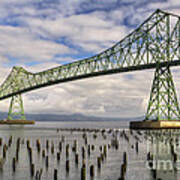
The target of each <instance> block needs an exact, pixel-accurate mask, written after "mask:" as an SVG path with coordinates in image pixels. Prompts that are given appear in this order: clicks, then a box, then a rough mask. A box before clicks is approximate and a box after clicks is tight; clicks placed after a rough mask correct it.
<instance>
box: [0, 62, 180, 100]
mask: <svg viewBox="0 0 180 180" xmlns="http://www.w3.org/2000/svg"><path fill="white" fill-rule="evenodd" d="M178 65H180V60H174V61H169V62H161V63H159V64H157V63H151V64H144V65H139V66H130V67H124V68H118V69H112V70H106V71H99V72H94V73H91V74H83V75H79V76H74V77H69V78H66V79H60V80H55V81H48V82H47V83H44V84H40V85H37V86H32V87H29V88H26V89H23V90H20V91H18V92H16V93H11V94H8V95H7V96H4V97H0V100H3V99H6V98H9V97H12V96H14V95H16V94H22V93H25V92H28V91H31V90H35V89H38V88H42V87H46V86H50V85H54V84H58V83H65V82H69V81H74V80H78V79H84V78H90V77H96V76H102V75H109V74H115V73H123V72H129V71H139V70H146V69H153V68H156V67H157V66H159V67H167V66H178Z"/></svg>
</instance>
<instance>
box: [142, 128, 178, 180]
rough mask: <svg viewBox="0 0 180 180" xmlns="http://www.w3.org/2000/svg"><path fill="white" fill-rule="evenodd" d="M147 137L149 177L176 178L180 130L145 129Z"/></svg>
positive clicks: (158, 179)
mask: <svg viewBox="0 0 180 180" xmlns="http://www.w3.org/2000/svg"><path fill="white" fill-rule="evenodd" d="M145 137H146V138H147V162H146V166H147V168H148V169H149V170H150V172H151V179H155V180H176V179H177V171H178V170H180V159H178V156H179V154H180V143H179V142H180V141H179V140H180V131H179V130H156V131H155V130H152V131H145Z"/></svg>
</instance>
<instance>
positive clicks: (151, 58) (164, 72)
mask: <svg viewBox="0 0 180 180" xmlns="http://www.w3.org/2000/svg"><path fill="white" fill-rule="evenodd" d="M178 65H180V16H177V15H175V14H171V13H168V12H164V11H161V10H159V9H158V10H156V11H155V12H154V13H153V14H152V15H151V16H150V17H149V18H148V19H147V20H145V21H144V22H143V23H142V24H141V25H140V26H139V27H138V28H137V29H135V30H134V31H133V32H132V33H130V34H129V35H127V36H126V37H125V38H124V39H122V40H121V41H119V42H118V43H117V44H115V45H114V46H113V47H111V48H109V49H107V50H105V51H103V52H101V53H99V54H97V55H95V56H92V57H89V58H86V59H83V60H80V61H76V62H73V63H69V64H66V65H62V66H59V67H56V68H52V69H48V70H46V71H42V72H39V73H31V72H28V71H26V70H25V69H24V68H22V67H13V69H12V71H11V73H10V74H9V76H8V77H7V78H6V80H5V81H4V82H3V83H2V85H1V86H0V100H3V99H6V98H10V97H11V98H12V99H11V103H10V108H9V113H8V120H13V119H14V118H15V116H19V117H18V118H19V119H25V114H24V108H23V102H22V98H21V94H22V93H25V92H28V91H32V90H35V89H38V88H43V87H45V86H50V85H54V84H57V83H63V82H68V81H74V80H78V79H82V78H90V77H95V76H102V75H106V74H113V73H123V72H129V71H137V70H145V69H152V68H154V69H155V74H154V80H153V84H152V89H151V94H150V99H149V105H148V107H147V113H146V120H162V119H163V120H180V109H179V105H178V100H177V96H176V91H175V87H174V83H173V79H172V74H171V71H170V67H171V66H178Z"/></svg>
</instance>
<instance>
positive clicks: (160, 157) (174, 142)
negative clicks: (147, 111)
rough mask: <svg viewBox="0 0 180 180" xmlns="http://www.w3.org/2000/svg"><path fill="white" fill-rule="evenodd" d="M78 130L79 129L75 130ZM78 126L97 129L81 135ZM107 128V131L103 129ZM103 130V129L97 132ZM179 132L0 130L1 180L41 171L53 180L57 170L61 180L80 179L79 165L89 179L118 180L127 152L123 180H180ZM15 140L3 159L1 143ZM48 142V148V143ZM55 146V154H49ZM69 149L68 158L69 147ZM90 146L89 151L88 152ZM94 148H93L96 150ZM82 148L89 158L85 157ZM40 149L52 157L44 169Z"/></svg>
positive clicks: (117, 126)
mask: <svg viewBox="0 0 180 180" xmlns="http://www.w3.org/2000/svg"><path fill="white" fill-rule="evenodd" d="M72 128H76V130H72ZM77 128H81V130H82V129H83V128H89V129H92V130H93V131H79V130H77ZM103 129H105V130H103ZM98 130H99V131H98ZM179 135H180V131H179V130H161V131H130V130H129V129H128V122H118V121H109V122H41V123H36V125H34V126H1V127H0V138H2V145H1V146H0V157H1V161H3V165H2V167H1V170H0V180H32V179H37V178H36V173H37V172H38V171H40V170H41V169H42V175H41V179H42V180H50V179H53V173H54V169H57V170H58V179H62V180H80V179H81V167H82V164H83V163H84V164H85V165H86V179H87V180H91V179H95V180H118V179H119V178H120V176H121V166H122V164H123V163H124V157H123V154H124V153H126V154H127V163H126V172H125V173H124V178H125V180H134V179H137V180H153V179H157V180H158V179H162V180H178V179H180V174H179V172H180V171H179V170H180V161H179V155H180V154H179V153H180V148H179V137H180V136H179ZM11 136H12V144H11V145H10V146H9V147H8V149H7V152H6V158H2V157H3V145H4V144H6V145H7V146H8V143H9V138H10V137H11ZM18 138H20V151H19V159H18V161H17V162H16V170H15V172H13V169H12V159H13V157H16V146H17V139H18ZM27 140H29V141H30V147H31V148H32V154H33V155H32V163H33V164H34V165H35V173H34V176H33V177H32V176H31V174H30V160H29V155H28V150H27V144H26V142H27ZM37 140H39V141H40V145H41V150H40V152H39V153H38V151H37V147H36V141H37ZM47 140H48V141H49V149H47V148H46V142H47ZM75 141H76V142H77V152H76V153H78V155H79V163H78V165H76V163H75V153H74V152H73V151H72V147H73V146H74V143H75ZM59 143H62V151H61V153H60V161H58V160H57V153H58V152H60V150H59ZM52 144H54V153H52V152H51V147H52ZM67 146H69V156H66V147H67ZM88 146H89V147H90V153H89V154H88ZM92 146H94V149H92ZM104 146H106V147H107V156H106V157H105V156H104V159H103V161H102V162H101V169H98V167H97V157H100V156H101V155H102V154H103V153H104ZM82 147H83V148H84V149H85V158H84V160H83V158H82ZM42 150H45V155H46V156H48V158H49V167H48V168H46V166H45V158H43V157H42ZM67 160H69V162H70V170H69V173H68V172H66V168H65V166H66V165H65V163H66V161H67ZM91 165H94V170H95V176H94V178H90V172H89V171H90V170H89V168H90V166H91Z"/></svg>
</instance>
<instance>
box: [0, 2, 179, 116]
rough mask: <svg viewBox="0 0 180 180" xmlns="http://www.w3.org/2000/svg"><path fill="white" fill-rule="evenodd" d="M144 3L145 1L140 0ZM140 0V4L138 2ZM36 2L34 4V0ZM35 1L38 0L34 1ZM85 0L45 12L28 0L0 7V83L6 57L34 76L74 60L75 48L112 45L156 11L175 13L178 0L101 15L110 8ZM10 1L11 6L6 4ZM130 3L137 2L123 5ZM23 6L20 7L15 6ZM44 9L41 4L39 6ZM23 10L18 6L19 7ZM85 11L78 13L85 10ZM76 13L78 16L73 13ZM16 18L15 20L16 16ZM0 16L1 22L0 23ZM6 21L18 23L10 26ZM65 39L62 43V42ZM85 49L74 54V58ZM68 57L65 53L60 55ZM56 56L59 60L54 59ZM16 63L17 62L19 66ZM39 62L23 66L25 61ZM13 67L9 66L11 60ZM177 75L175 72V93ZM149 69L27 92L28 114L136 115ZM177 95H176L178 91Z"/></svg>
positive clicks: (142, 108) (3, 104)
mask: <svg viewBox="0 0 180 180" xmlns="http://www.w3.org/2000/svg"><path fill="white" fill-rule="evenodd" d="M142 1H143V2H145V1H144V0H142ZM142 1H141V2H142ZM36 2H37V1H36ZM38 2H40V1H38ZM84 2H85V1H84V0H81V1H80V0H79V1H78V2H77V1H74V0H70V1H61V2H58V1H56V2H54V1H52V3H50V4H48V5H47V4H46V8H43V6H42V8H39V9H38V8H37V7H35V6H33V5H32V4H33V3H32V1H31V0H28V2H27V1H24V0H18V1H17V0H8V1H1V3H0V5H1V6H0V12H1V17H0V20H2V21H4V19H5V20H6V21H7V22H8V25H7V24H6V23H5V24H3V23H2V24H1V25H0V39H1V41H0V54H1V55H0V64H1V65H2V66H1V67H0V80H1V82H3V81H4V79H5V78H6V77H7V75H8V74H9V72H10V70H11V68H10V67H6V66H4V65H5V64H10V63H11V61H12V60H11V61H10V59H8V56H9V57H11V56H12V57H14V58H15V60H14V62H15V63H16V64H18V65H20V66H21V65H22V66H23V67H25V69H26V70H27V71H30V72H39V71H43V70H45V69H47V68H48V69H49V68H52V67H56V66H59V64H58V63H56V62H59V63H61V62H62V61H73V60H74V59H73V58H72V57H71V53H75V52H76V53H77V48H74V47H81V49H82V50H84V51H87V52H89V53H91V52H93V53H95V52H99V51H102V50H103V49H105V48H108V47H110V46H112V45H113V44H114V43H115V42H118V41H119V40H121V39H122V38H123V37H124V36H125V35H127V34H128V33H129V32H130V30H132V29H131V28H132V27H128V26H127V25H131V26H133V27H134V26H137V25H138V24H140V23H142V22H143V21H144V20H145V19H146V18H147V17H148V16H149V15H150V14H151V13H152V12H153V11H154V10H155V9H156V8H157V7H158V8H161V7H162V8H163V9H165V10H166V9H171V10H172V12H174V13H179V4H180V3H179V2H178V1H176V0H175V1H173V0H171V1H168V2H167V3H151V4H150V5H149V4H147V5H143V6H139V7H138V8H137V7H135V6H133V5H127V6H123V5H122V6H121V7H117V8H114V9H112V10H111V11H107V10H106V11H105V10H103V8H106V9H107V7H108V6H109V7H110V6H111V5H112V4H111V3H112V1H111V2H110V3H106V4H105V3H104V2H103V3H104V4H103V3H102V1H99V2H95V1H94V3H92V4H91V5H90V4H88V5H87V4H83V3H84ZM8 3H13V6H7V5H8ZM124 3H127V4H128V3H135V4H136V5H137V4H138V3H140V1H131V0H130V1H128V2H127V1H124ZM18 5H23V6H18ZM43 5H45V4H43ZM22 7H23V8H22ZM88 8H89V11H88V13H83V12H84V9H88ZM77 12H78V13H77ZM15 15H16V16H15ZM3 18H4V19H3ZM11 23H12V24H13V23H15V24H16V23H17V24H18V25H17V26H16V27H14V26H13V25H11ZM62 39H64V42H65V43H64V42H63V41H61V40H62ZM84 51H80V50H79V52H78V53H79V54H78V55H81V53H83V55H84ZM66 53H68V55H64V54H66ZM56 54H59V55H60V56H61V55H62V58H61V57H56V56H55V55H56ZM17 59H20V61H19V62H18V61H17ZM32 61H35V62H37V61H39V64H37V65H33V66H30V65H29V66H28V65H25V63H26V62H32ZM12 63H13V62H12ZM179 77H180V73H179V72H178V70H177V72H176V73H175V74H174V79H175V84H176V87H177V89H178V87H180V83H179ZM152 78H153V73H152V71H145V72H143V71H141V72H134V73H124V74H118V75H111V76H101V77H97V78H92V79H84V80H79V81H76V82H68V83H64V84H58V85H55V86H51V87H46V88H43V89H39V90H36V91H32V92H29V93H26V94H24V95H23V97H24V105H25V112H27V113H39V112H41V113H84V114H90V115H101V116H120V117H123V116H141V115H144V114H145V112H146V108H147V100H148V99H149V95H150V88H151V84H152ZM177 93H178V96H179V94H180V91H179V90H178V91H177ZM8 107H9V100H5V101H2V102H1V103H0V109H1V110H3V111H7V110H8Z"/></svg>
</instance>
